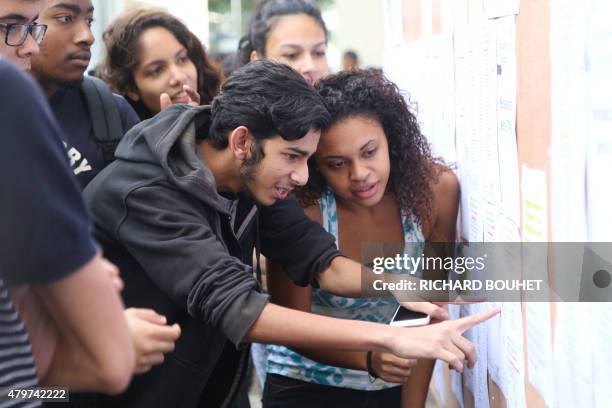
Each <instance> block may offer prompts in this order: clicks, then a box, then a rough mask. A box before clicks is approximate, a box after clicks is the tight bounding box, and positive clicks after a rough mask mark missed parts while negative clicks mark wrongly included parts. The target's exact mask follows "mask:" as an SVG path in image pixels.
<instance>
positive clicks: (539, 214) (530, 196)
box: [521, 164, 548, 242]
mask: <svg viewBox="0 0 612 408" xmlns="http://www.w3.org/2000/svg"><path fill="white" fill-rule="evenodd" d="M521 187H522V193H523V194H522V198H523V225H522V228H521V230H522V231H523V241H525V242H546V241H547V240H548V204H547V203H548V198H547V191H548V188H547V182H546V172H545V171H544V170H539V169H532V168H529V167H528V166H527V165H526V164H523V167H522V171H521Z"/></svg>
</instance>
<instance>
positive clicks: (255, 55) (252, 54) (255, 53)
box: [249, 50, 260, 61]
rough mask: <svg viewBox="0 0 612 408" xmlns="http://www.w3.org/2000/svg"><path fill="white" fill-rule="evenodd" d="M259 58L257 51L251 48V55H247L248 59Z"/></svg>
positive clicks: (255, 59)
mask: <svg viewBox="0 0 612 408" xmlns="http://www.w3.org/2000/svg"><path fill="white" fill-rule="evenodd" d="M258 59H260V58H259V54H258V53H257V51H255V50H253V51H251V56H250V57H249V60H250V61H257V60H258Z"/></svg>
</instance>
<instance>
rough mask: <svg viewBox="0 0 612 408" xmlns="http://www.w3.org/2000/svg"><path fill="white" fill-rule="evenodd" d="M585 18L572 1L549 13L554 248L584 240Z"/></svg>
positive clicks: (560, 0) (558, 4) (564, 0)
mask: <svg viewBox="0 0 612 408" xmlns="http://www.w3.org/2000/svg"><path fill="white" fill-rule="evenodd" d="M585 12H586V8H585V7H584V4H579V3H576V2H575V1H573V0H558V1H556V2H555V5H554V7H551V9H550V16H551V19H550V21H551V34H550V38H551V39H550V46H551V66H552V72H551V78H552V95H551V109H552V140H551V191H552V192H551V194H552V197H551V220H552V221H551V222H552V225H551V227H552V240H553V241H555V242H562V241H567V242H584V241H586V240H587V212H586V195H585V193H584V192H585V190H586V183H585V180H586V150H587V138H586V137H585V130H586V129H587V127H588V126H587V117H588V104H587V79H586V78H587V75H586V74H587V71H586V69H587V68H586V61H585V53H586V32H587V29H586V13H585Z"/></svg>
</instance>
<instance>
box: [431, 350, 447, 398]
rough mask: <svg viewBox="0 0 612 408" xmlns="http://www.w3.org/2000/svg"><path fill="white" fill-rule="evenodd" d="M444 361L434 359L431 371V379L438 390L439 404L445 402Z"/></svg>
mask: <svg viewBox="0 0 612 408" xmlns="http://www.w3.org/2000/svg"><path fill="white" fill-rule="evenodd" d="M444 365H445V364H444V363H443V362H442V361H440V360H436V363H435V366H434V372H433V381H434V384H435V387H436V390H437V391H438V397H439V398H440V401H438V402H439V403H440V405H442V406H444V405H445V404H446V387H445V381H444Z"/></svg>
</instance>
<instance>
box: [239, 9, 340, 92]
mask: <svg viewBox="0 0 612 408" xmlns="http://www.w3.org/2000/svg"><path fill="white" fill-rule="evenodd" d="M327 34H328V33H327V27H326V26H325V22H324V21H323V18H322V17H321V11H320V10H319V8H318V7H317V5H316V3H313V2H312V1H309V0H264V1H262V2H261V3H259V5H258V6H257V8H256V9H255V12H254V14H253V17H252V19H251V21H250V24H249V27H248V31H247V33H246V35H244V37H242V38H241V39H240V44H239V46H238V55H237V58H238V64H239V65H240V66H241V65H244V64H247V63H248V62H249V61H254V60H257V59H262V58H269V59H274V60H277V61H279V62H282V63H285V64H287V65H289V66H290V67H291V68H293V69H295V70H296V71H298V72H299V73H300V74H302V76H303V77H304V79H306V81H308V83H310V84H311V85H312V84H314V83H315V82H316V81H317V80H318V79H320V78H321V77H323V76H325V75H327V74H328V73H329V65H328V62H327Z"/></svg>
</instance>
